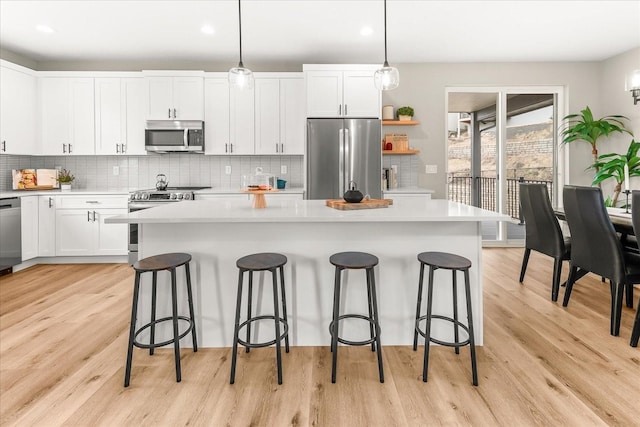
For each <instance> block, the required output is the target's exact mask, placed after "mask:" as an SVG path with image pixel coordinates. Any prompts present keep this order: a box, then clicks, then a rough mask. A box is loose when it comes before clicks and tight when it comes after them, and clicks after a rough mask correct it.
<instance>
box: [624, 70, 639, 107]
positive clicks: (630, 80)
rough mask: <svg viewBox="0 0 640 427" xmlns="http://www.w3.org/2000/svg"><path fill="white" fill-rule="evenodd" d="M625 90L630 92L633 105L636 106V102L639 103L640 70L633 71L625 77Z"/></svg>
mask: <svg viewBox="0 0 640 427" xmlns="http://www.w3.org/2000/svg"><path fill="white" fill-rule="evenodd" d="M625 89H626V90H628V91H629V92H631V96H632V97H633V105H637V104H638V101H640V70H633V71H632V72H631V74H629V75H628V76H627V80H626V82H625Z"/></svg>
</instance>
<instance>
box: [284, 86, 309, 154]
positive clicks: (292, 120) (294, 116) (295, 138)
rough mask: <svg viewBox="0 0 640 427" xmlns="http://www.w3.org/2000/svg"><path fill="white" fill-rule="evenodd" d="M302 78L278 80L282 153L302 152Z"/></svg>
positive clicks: (303, 96) (303, 105)
mask: <svg viewBox="0 0 640 427" xmlns="http://www.w3.org/2000/svg"><path fill="white" fill-rule="evenodd" d="M304 89H305V86H304V80H303V79H282V80H280V140H281V142H282V143H283V145H284V153H282V154H300V155H302V154H304V134H305V125H306V120H305V114H304V112H305V94H304Z"/></svg>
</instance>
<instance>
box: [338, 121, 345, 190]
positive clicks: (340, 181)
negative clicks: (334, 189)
mask: <svg viewBox="0 0 640 427" xmlns="http://www.w3.org/2000/svg"><path fill="white" fill-rule="evenodd" d="M338 140H339V141H338V142H339V143H340V154H339V155H338V158H339V159H340V160H339V165H338V166H339V169H338V170H339V177H340V178H339V179H338V186H339V189H340V190H339V191H341V192H342V193H344V191H345V190H344V172H345V170H344V146H345V143H344V129H340V130H339V131H338Z"/></svg>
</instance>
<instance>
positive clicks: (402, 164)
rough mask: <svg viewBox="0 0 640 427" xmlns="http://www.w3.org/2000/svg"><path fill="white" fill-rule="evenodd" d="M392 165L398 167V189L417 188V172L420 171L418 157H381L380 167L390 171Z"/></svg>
mask: <svg viewBox="0 0 640 427" xmlns="http://www.w3.org/2000/svg"><path fill="white" fill-rule="evenodd" d="M392 165H396V166H397V167H398V177H397V181H398V188H402V187H417V186H418V171H419V169H420V161H419V159H418V156H411V155H389V154H388V155H383V156H382V167H383V168H389V169H390V168H391V166H392Z"/></svg>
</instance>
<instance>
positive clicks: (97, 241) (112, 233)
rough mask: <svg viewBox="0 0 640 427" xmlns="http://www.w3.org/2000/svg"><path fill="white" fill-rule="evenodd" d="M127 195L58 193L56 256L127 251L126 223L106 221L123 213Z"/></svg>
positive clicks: (110, 253) (124, 212)
mask: <svg viewBox="0 0 640 427" xmlns="http://www.w3.org/2000/svg"><path fill="white" fill-rule="evenodd" d="M126 206H127V196H126V195H125V196H121V195H102V196H59V197H58V200H57V206H56V214H55V215H56V225H55V229H56V232H55V233H56V234H55V235H56V238H55V242H56V256H86V255H126V254H127V237H128V234H127V233H128V227H127V224H105V223H104V220H105V219H106V218H109V217H110V216H114V215H126V214H127V212H128V209H127V208H126Z"/></svg>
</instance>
